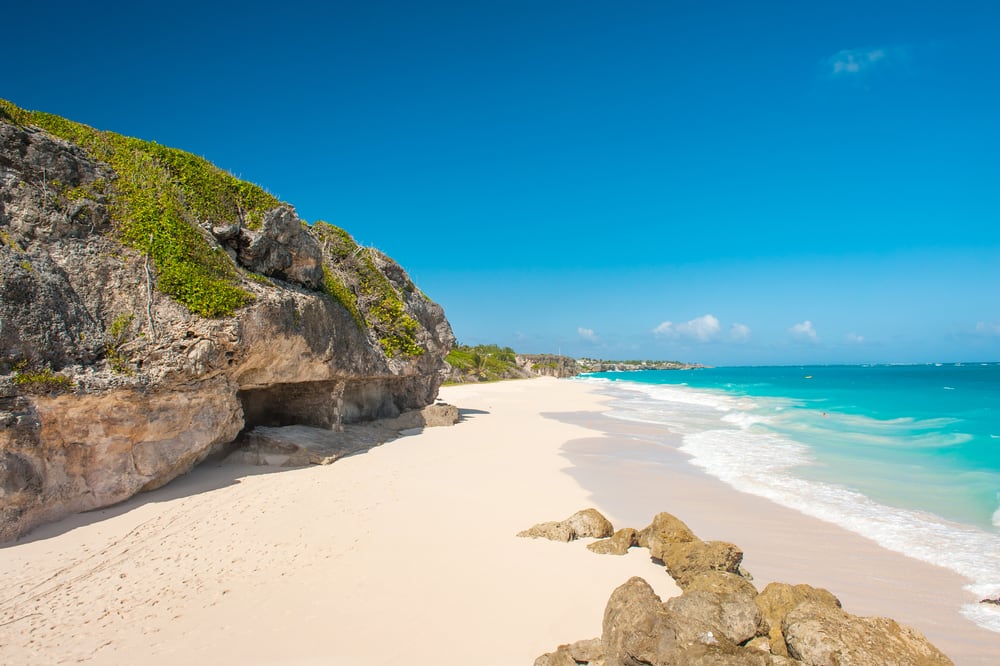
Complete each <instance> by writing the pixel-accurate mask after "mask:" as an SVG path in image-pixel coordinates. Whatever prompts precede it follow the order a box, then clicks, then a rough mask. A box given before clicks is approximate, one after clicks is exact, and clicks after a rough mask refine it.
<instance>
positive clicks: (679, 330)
mask: <svg viewBox="0 0 1000 666" xmlns="http://www.w3.org/2000/svg"><path fill="white" fill-rule="evenodd" d="M653 334H654V335H664V336H671V337H677V338H687V339H689V340H696V341H698V342H708V341H709V340H711V339H712V338H714V337H715V336H717V335H718V334H719V320H718V319H716V318H715V317H714V316H713V315H710V314H706V315H702V316H700V317H695V318H694V319H691V320H689V321H685V322H682V323H680V324H675V323H673V322H670V321H665V322H663V323H662V324H660V325H659V326H657V327H656V328H654V329H653Z"/></svg>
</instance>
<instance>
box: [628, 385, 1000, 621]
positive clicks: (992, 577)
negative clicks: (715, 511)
mask: <svg viewBox="0 0 1000 666" xmlns="http://www.w3.org/2000/svg"><path fill="white" fill-rule="evenodd" d="M609 388H610V389H611V390H612V391H613V394H614V395H616V396H617V397H618V398H619V400H618V401H616V402H615V403H613V410H612V411H611V412H609V416H612V417H615V418H619V419H625V420H633V421H642V422H646V423H657V424H660V425H663V426H665V427H666V428H667V429H669V430H670V431H671V432H673V433H676V434H680V435H681V436H682V444H681V446H680V450H681V451H684V452H685V453H687V454H688V455H690V456H691V463H692V464H694V465H696V466H698V467H700V468H702V469H704V470H705V471H706V472H707V473H708V474H710V475H712V476H714V477H716V478H718V479H720V480H722V481H724V482H725V483H727V484H729V485H730V486H732V487H733V488H736V489H737V490H740V491H742V492H747V493H751V494H754V495H758V496H761V497H765V498H768V499H770V500H772V501H774V502H776V503H778V504H781V505H783V506H786V507H790V508H793V509H796V510H798V511H800V512H802V513H804V514H806V515H809V516H812V517H815V518H818V519H820V520H824V521H827V522H830V523H833V524H836V525H839V526H841V527H844V528H846V529H848V530H850V531H853V532H855V533H857V534H860V535H862V536H865V537H868V538H870V539H872V540H874V541H875V542H877V543H878V544H880V545H881V546H883V547H884V548H887V549H890V550H893V551H896V552H899V553H902V554H904V555H907V556H910V557H913V558H916V559H919V560H922V561H924V562H928V563H931V564H935V565H938V566H941V567H944V568H947V569H950V570H952V571H954V572H956V573H958V574H960V575H962V576H964V577H966V578H968V579H970V580H971V581H973V582H972V583H970V584H969V585H968V586H966V589H967V590H968V591H969V592H971V593H972V594H975V595H976V596H978V597H980V598H982V597H996V596H998V595H1000V534H996V533H990V532H986V531H984V530H982V529H980V528H977V527H974V526H970V525H965V524H962V523H958V522H953V521H949V520H946V519H944V518H941V517H939V516H937V515H935V514H933V513H929V512H925V511H919V510H914V509H909V508H902V507H895V506H888V505H886V504H883V503H879V502H876V501H874V500H872V499H871V498H869V497H867V496H866V495H864V494H863V493H861V492H858V491H857V490H854V489H852V488H849V487H846V486H843V485H839V484H837V483H829V482H824V481H817V480H814V479H808V478H805V475H803V474H802V471H803V469H805V468H806V467H808V466H809V465H810V464H812V463H813V462H814V461H815V456H814V452H813V450H812V449H811V448H810V447H809V446H808V445H806V444H805V443H803V442H802V441H797V440H796V439H793V438H792V437H790V436H788V435H789V433H791V434H792V435H793V436H795V437H800V436H803V435H809V434H810V433H813V434H815V433H816V432H817V431H816V430H813V429H810V426H809V424H808V421H809V419H814V420H815V421H816V422H817V423H818V422H825V417H826V414H825V413H824V412H818V413H817V412H815V411H814V410H813V411H810V410H808V409H804V410H800V413H799V414H797V415H796V416H795V417H789V419H786V420H785V421H781V422H776V419H779V415H783V414H784V413H785V412H786V409H787V407H789V406H793V405H796V406H799V407H802V406H803V403H801V402H796V401H793V400H787V399H780V398H749V397H746V396H741V395H733V394H728V393H725V392H723V391H714V390H701V389H693V388H690V387H686V386H677V385H669V386H665V385H657V384H634V383H627V384H622V383H615V384H612V385H610V386H609ZM820 415H821V416H820ZM836 416H837V421H838V423H837V427H839V428H842V429H843V433H837V432H834V434H833V435H832V436H843V437H845V438H848V439H850V438H853V441H854V442H855V444H858V445H861V446H871V447H885V448H898V447H900V446H903V445H904V444H903V442H904V441H905V445H906V446H908V447H913V448H921V447H926V446H930V445H931V441H932V440H933V443H934V444H935V445H937V446H945V447H947V446H950V445H953V444H958V443H961V442H964V441H966V440H967V437H965V436H964V435H962V434H961V433H951V434H950V435H946V436H941V435H940V433H939V432H937V431H938V429H940V428H942V427H945V426H948V425H950V424H952V423H953V421H954V420H953V419H947V418H940V419H925V420H923V421H920V420H917V419H888V420H885V421H874V420H873V419H870V418H865V417H862V416H856V415H848V414H837V415H836ZM780 418H785V417H784V416H780ZM852 421H853V422H852ZM859 433H860V434H859ZM935 433H937V434H935ZM826 435H827V436H831V435H830V433H829V432H827V433H826ZM904 437H905V440H904ZM804 439H806V438H805V437H804ZM993 523H994V525H997V526H998V527H1000V509H997V511H996V513H994V514H993ZM962 613H963V615H965V616H966V617H967V618H969V619H970V620H972V621H974V622H976V623H977V624H979V625H981V626H983V627H985V628H987V629H990V630H993V631H998V632H1000V610H998V609H994V608H991V607H988V605H986V604H970V605H968V606H967V607H965V608H963V609H962Z"/></svg>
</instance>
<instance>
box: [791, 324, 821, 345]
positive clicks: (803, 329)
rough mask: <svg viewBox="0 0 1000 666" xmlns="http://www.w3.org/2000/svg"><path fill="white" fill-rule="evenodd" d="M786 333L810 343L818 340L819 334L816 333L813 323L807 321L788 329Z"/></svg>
mask: <svg viewBox="0 0 1000 666" xmlns="http://www.w3.org/2000/svg"><path fill="white" fill-rule="evenodd" d="M788 332H789V333H791V334H792V335H794V336H795V337H797V338H799V339H800V340H810V341H812V342H815V341H817V340H819V334H817V333H816V329H815V328H813V323H812V322H811V321H809V320H808V319H806V320H805V321H802V322H799V323H798V324H796V325H795V326H792V327H791V328H790V329H788Z"/></svg>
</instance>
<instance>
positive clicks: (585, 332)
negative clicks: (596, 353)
mask: <svg viewBox="0 0 1000 666" xmlns="http://www.w3.org/2000/svg"><path fill="white" fill-rule="evenodd" d="M576 332H577V334H579V336H580V337H581V338H583V339H584V340H586V341H587V342H600V340H601V338H600V336H599V335H597V333H595V332H594V329H592V328H584V327H583V326H579V327H577V329H576Z"/></svg>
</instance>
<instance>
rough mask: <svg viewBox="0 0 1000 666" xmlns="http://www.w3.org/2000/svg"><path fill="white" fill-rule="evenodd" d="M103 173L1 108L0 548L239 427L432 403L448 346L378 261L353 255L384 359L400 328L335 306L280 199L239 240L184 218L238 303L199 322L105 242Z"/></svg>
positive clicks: (404, 283)
mask: <svg viewBox="0 0 1000 666" xmlns="http://www.w3.org/2000/svg"><path fill="white" fill-rule="evenodd" d="M117 178H118V175H117V174H116V173H115V172H114V170H113V169H111V167H109V166H108V165H107V164H103V163H100V162H97V161H94V160H93V159H91V158H90V157H88V155H87V153H86V152H85V151H84V150H83V149H81V148H79V147H77V146H75V145H72V144H70V143H68V142H66V141H63V140H60V139H56V138H54V137H53V136H51V135H49V134H47V133H46V132H43V131H41V130H37V129H34V128H30V127H22V126H20V125H16V124H13V123H9V122H7V121H6V120H4V119H3V117H2V116H0V541H3V540H7V539H11V538H14V537H17V536H19V535H21V534H23V533H24V532H25V531H27V530H29V529H30V528H31V527H33V526H35V525H38V524H39V523H41V522H44V521H49V520H53V519H56V518H59V517H61V516H64V515H67V514H69V513H74V512H78V511H85V510H89V509H94V508H97V507H100V506H105V505H108V504H113V503H115V502H119V501H122V500H124V499H126V498H128V497H129V496H131V495H132V494H134V493H136V492H138V491H140V490H145V489H151V488H155V487H158V486H160V485H162V484H164V483H166V482H168V481H169V480H171V479H172V478H174V477H176V476H177V475H179V474H183V473H184V472H186V471H188V470H190V469H191V467H193V466H194V465H195V464H197V463H198V462H199V461H201V460H203V459H204V458H205V457H206V456H208V455H210V454H213V453H216V452H221V451H222V450H223V449H225V448H226V447H227V446H228V444H229V443H230V442H232V441H233V440H234V438H236V437H237V435H238V434H239V433H240V432H241V431H244V430H252V429H253V428H255V427H264V428H275V427H285V426H309V427H312V428H320V429H324V430H326V431H337V430H341V429H343V428H344V427H345V426H349V425H350V424H353V423H360V422H364V421H369V420H373V419H384V418H397V417H400V415H401V414H405V413H406V412H409V411H411V410H415V409H420V408H422V407H424V406H426V405H429V404H431V403H433V402H434V399H435V397H436V395H437V390H438V387H439V386H440V383H441V380H442V376H443V371H444V370H445V363H444V356H445V355H446V354H447V353H448V351H449V349H450V348H451V346H452V345H453V344H454V336H453V334H452V332H451V328H450V326H449V325H448V321H447V319H446V318H445V316H444V313H443V311H442V309H441V307H440V306H438V305H437V304H435V303H433V302H431V301H430V300H429V299H428V298H427V297H426V296H424V295H423V294H422V293H421V292H420V291H419V290H417V289H416V288H415V287H414V285H413V284H412V282H410V280H409V278H408V277H407V276H406V273H405V271H403V269H402V268H401V267H399V266H398V265H397V264H396V263H395V262H393V261H392V260H391V259H389V258H388V257H386V256H385V255H383V254H381V253H379V252H377V251H374V250H369V249H367V248H363V249H364V251H365V252H366V256H369V257H370V264H366V266H368V265H370V266H371V269H370V270H369V273H367V274H366V276H367V279H369V280H376V279H377V280H379V281H380V284H382V285H383V286H382V287H380V289H383V290H384V292H383V293H390V294H392V295H393V298H395V299H397V301H396V302H397V303H399V306H398V309H397V310H394V311H393V312H395V313H396V314H395V315H394V316H395V317H396V318H397V320H401V318H403V317H405V318H406V322H404V323H405V324H406V328H405V332H406V335H408V336H410V337H409V338H408V340H410V341H411V342H412V344H409V346H405V345H404V346H403V347H400V349H402V350H403V351H401V352H400V351H397V350H396V349H395V348H392V347H387V346H386V344H385V343H384V341H385V339H386V336H387V335H390V334H392V331H393V330H404V329H401V328H399V326H402V324H399V325H398V326H397V324H398V321H396V320H393V318H392V317H388V316H385V315H384V314H383V316H382V318H381V319H379V320H378V321H380V322H381V323H380V324H379V326H381V327H382V329H384V330H380V331H375V330H373V328H372V327H370V326H368V325H367V324H366V321H369V320H371V321H374V319H370V318H368V319H366V318H367V317H368V314H369V313H371V312H374V311H375V309H377V308H379V307H380V306H381V302H380V301H379V299H378V298H376V297H375V296H373V295H372V293H360V292H358V293H357V294H355V297H356V299H357V305H356V308H357V310H356V311H355V312H353V313H352V312H351V311H350V310H349V309H348V308H347V307H345V305H344V304H343V303H342V301H341V300H338V298H335V297H333V296H332V295H331V294H330V293H329V292H328V291H327V290H326V283H325V280H328V279H330V276H333V278H336V276H337V271H338V270H341V269H344V270H347V268H350V267H349V266H348V267H347V268H344V266H345V265H344V264H343V260H342V259H341V258H338V257H336V256H333V255H332V254H331V253H330V251H328V244H327V243H326V242H325V241H323V240H321V238H320V237H319V236H318V235H317V232H315V231H314V229H313V228H311V227H309V226H308V225H306V224H305V223H304V222H303V221H302V220H301V219H299V218H298V216H297V215H296V214H295V211H294V210H293V209H292V208H291V207H288V206H284V205H282V206H277V207H275V208H273V209H271V210H269V211H267V212H266V213H265V214H264V215H263V220H262V221H261V224H260V225H259V226H258V228H256V229H249V228H248V227H247V226H246V225H242V224H241V223H238V222H233V221H230V222H225V221H219V220H212V221H203V220H197V219H192V220H189V222H190V224H191V225H192V227H194V228H195V229H196V230H197V231H198V233H199V234H200V235H201V236H202V237H204V239H205V242H206V243H208V244H209V247H210V248H213V252H214V253H215V254H216V255H218V256H220V257H223V258H225V256H226V255H227V253H228V255H229V257H231V258H232V259H233V262H234V263H233V270H234V271H235V275H236V276H237V279H238V280H239V281H240V287H241V289H243V290H244V291H245V292H247V293H248V294H249V295H250V298H251V302H249V303H248V304H246V305H244V306H242V307H239V308H238V309H236V310H235V311H234V312H233V314H232V315H228V316H220V317H218V318H205V317H201V316H198V315H196V314H193V313H192V311H190V310H189V309H188V308H187V307H185V306H183V305H181V304H180V303H178V302H177V301H175V300H173V299H172V298H171V297H169V296H166V295H165V293H164V292H163V291H161V290H160V289H159V286H160V285H159V284H158V280H159V279H160V275H159V274H158V272H157V269H156V267H155V266H153V265H152V263H151V262H150V260H149V259H148V257H146V256H144V255H143V254H141V253H139V252H137V251H135V250H133V249H131V248H130V247H128V246H125V245H123V244H122V242H120V239H119V238H118V236H117V235H116V234H117V231H116V223H115V222H114V221H113V219H112V217H113V216H112V214H111V212H110V211H112V210H118V211H119V214H120V211H121V206H118V208H115V206H116V204H115V200H114V196H115V195H114V188H113V183H114V182H115V180H116V179H117ZM366 261H367V260H366ZM338 262H341V263H338ZM366 270H368V269H366ZM345 284H346V286H345V287H344V289H346V290H347V292H345V293H351V290H352V289H359V287H358V284H359V282H358V284H355V283H351V282H348V283H345ZM394 326H396V327H397V328H395V329H394V328H393V327H394ZM387 350H388V351H387ZM404 418H406V417H405V416H404ZM409 418H417V420H419V418H420V417H409ZM432 418H435V419H437V418H441V419H447V418H448V416H447V415H433V417H432ZM422 425H424V424H417V423H416V422H414V425H412V426H410V427H421V426H422Z"/></svg>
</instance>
